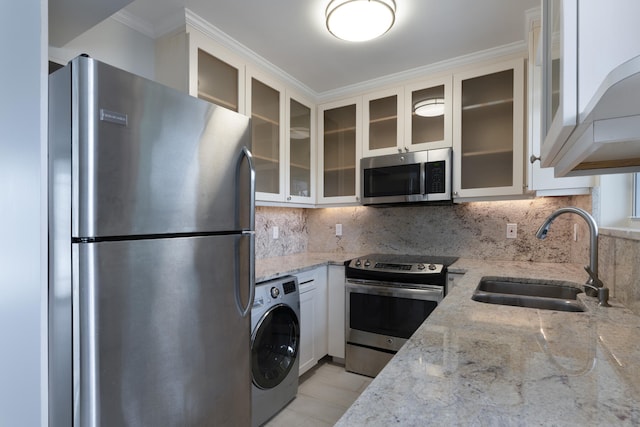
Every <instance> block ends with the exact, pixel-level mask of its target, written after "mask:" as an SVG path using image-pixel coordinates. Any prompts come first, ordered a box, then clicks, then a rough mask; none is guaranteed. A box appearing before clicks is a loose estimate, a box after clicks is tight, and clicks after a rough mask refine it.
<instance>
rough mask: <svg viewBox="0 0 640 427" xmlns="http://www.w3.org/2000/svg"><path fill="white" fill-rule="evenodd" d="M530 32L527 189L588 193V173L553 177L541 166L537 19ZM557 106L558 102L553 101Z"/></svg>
mask: <svg viewBox="0 0 640 427" xmlns="http://www.w3.org/2000/svg"><path fill="white" fill-rule="evenodd" d="M536 24H537V25H533V27H532V28H531V29H530V31H529V58H530V60H529V61H528V63H527V71H528V72H527V82H528V84H527V94H528V96H527V107H528V108H527V121H528V126H527V139H528V155H527V157H528V160H529V161H528V162H526V164H527V165H528V175H527V178H528V179H527V182H528V188H529V190H531V191H535V192H536V195H538V196H561V195H562V196H564V195H574V194H588V193H589V192H590V188H589V187H592V186H593V185H594V182H593V181H594V178H593V177H591V176H579V177H567V178H556V177H555V176H554V174H553V168H543V167H541V165H540V161H539V157H540V145H541V141H540V134H541V131H542V126H541V117H540V116H541V105H540V101H541V94H542V90H541V85H542V67H541V65H540V64H539V63H537V62H536V60H535V58H536V55H537V52H538V47H539V45H540V22H539V21H536ZM556 106H557V103H556Z"/></svg>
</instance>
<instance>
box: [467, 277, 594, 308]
mask: <svg viewBox="0 0 640 427" xmlns="http://www.w3.org/2000/svg"><path fill="white" fill-rule="evenodd" d="M579 293H582V290H581V289H578V288H575V287H573V286H570V285H567V284H566V282H560V281H555V280H536V279H510V278H504V277H483V278H482V279H481V280H480V283H478V287H477V288H476V290H475V291H474V293H473V296H472V297H471V299H473V300H474V301H480V302H487V303H490V304H501V305H513V306H518V307H530V308H541V309H545V310H559V311H574V312H580V311H585V307H584V305H582V303H581V302H580V301H578V300H577V295H578V294H579Z"/></svg>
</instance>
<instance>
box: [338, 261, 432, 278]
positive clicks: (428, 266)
mask: <svg viewBox="0 0 640 427" xmlns="http://www.w3.org/2000/svg"><path fill="white" fill-rule="evenodd" d="M348 267H349V268H354V269H359V270H366V271H378V272H384V273H403V274H440V273H442V269H443V268H444V265H442V264H433V263H429V262H428V261H426V260H425V262H415V263H414V262H412V263H397V262H383V261H377V260H376V259H371V258H356V259H352V260H351V261H350V262H349V265H348Z"/></svg>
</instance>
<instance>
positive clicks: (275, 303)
mask: <svg viewBox="0 0 640 427" xmlns="http://www.w3.org/2000/svg"><path fill="white" fill-rule="evenodd" d="M251 331H252V332H251V377H252V382H253V385H252V389H251V409H252V415H251V425H252V426H254V427H256V426H260V425H262V424H264V423H265V422H267V421H268V420H269V419H270V418H272V417H273V416H274V415H275V414H277V413H278V412H280V410H282V408H284V407H285V406H286V405H287V404H288V403H289V402H290V401H291V400H293V399H294V398H295V397H296V394H297V393H298V368H299V365H300V358H299V352H300V350H299V346H300V293H299V291H298V280H297V279H296V278H295V277H292V276H286V277H281V278H279V279H275V280H271V281H268V282H262V283H258V284H256V293H255V302H254V304H253V308H252V310H251Z"/></svg>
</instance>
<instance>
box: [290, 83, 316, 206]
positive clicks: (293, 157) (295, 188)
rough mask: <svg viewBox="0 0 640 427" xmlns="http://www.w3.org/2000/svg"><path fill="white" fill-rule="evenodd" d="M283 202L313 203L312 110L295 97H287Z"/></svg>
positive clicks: (313, 145)
mask: <svg viewBox="0 0 640 427" xmlns="http://www.w3.org/2000/svg"><path fill="white" fill-rule="evenodd" d="M286 117H287V118H288V120H289V126H288V129H287V137H286V141H287V148H288V149H287V152H286V165H287V171H286V177H285V180H286V182H287V194H286V201H287V202H293V203H305V204H311V203H314V201H315V187H316V179H315V178H316V176H315V171H316V168H315V165H316V152H315V132H316V128H315V120H314V117H315V107H314V104H313V103H312V102H310V101H306V100H304V99H303V98H301V97H300V96H297V95H288V96H287V112H286Z"/></svg>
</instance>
